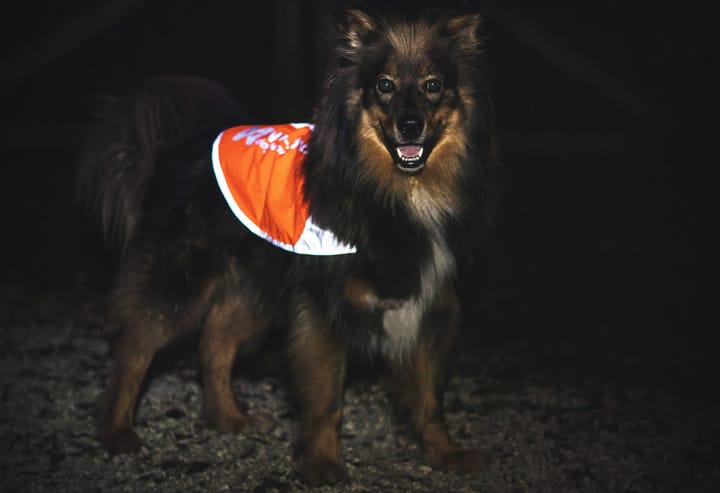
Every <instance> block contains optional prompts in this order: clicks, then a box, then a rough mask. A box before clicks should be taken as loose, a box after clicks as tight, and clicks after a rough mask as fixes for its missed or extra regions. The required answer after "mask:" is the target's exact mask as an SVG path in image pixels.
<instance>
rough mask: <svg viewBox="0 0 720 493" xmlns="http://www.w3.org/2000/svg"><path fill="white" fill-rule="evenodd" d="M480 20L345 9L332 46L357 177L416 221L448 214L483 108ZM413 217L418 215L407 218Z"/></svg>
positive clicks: (456, 196) (471, 156)
mask: <svg viewBox="0 0 720 493" xmlns="http://www.w3.org/2000/svg"><path fill="white" fill-rule="evenodd" d="M479 29H480V19H479V17H478V16H476V15H468V16H455V17H445V18H441V19H439V20H436V21H429V20H424V19H423V20H419V21H416V22H408V21H400V22H392V21H387V20H385V19H382V18H376V17H372V16H370V15H368V14H366V13H364V12H359V11H350V12H348V14H347V18H346V22H345V24H344V28H343V37H342V40H341V43H340V46H339V48H338V52H337V53H338V55H339V56H338V58H339V60H340V61H339V73H342V74H344V79H343V78H341V81H342V82H343V83H344V84H345V88H344V91H345V95H346V103H345V104H346V111H347V113H348V114H349V115H351V117H352V118H354V119H355V123H354V126H355V132H356V135H355V141H356V142H357V150H358V153H359V155H360V158H361V167H360V168H361V169H360V173H359V176H360V177H361V178H362V179H364V180H365V181H366V182H367V181H371V182H372V184H373V186H375V187H376V188H377V191H378V192H379V193H380V194H381V195H382V197H383V198H385V199H388V198H389V199H391V200H393V199H398V200H401V201H403V202H405V203H409V204H410V206H411V209H414V210H415V212H417V213H419V214H420V215H427V216H428V217H427V218H426V219H428V220H430V219H431V217H432V216H435V215H437V214H438V213H439V214H440V215H447V214H448V213H449V214H453V212H455V211H457V209H458V208H459V201H460V197H459V195H461V193H460V192H459V190H458V181H459V180H460V179H461V176H462V174H463V173H464V170H463V168H464V167H467V166H468V161H472V160H473V159H475V158H476V154H477V153H476V149H475V148H474V146H475V145H476V143H475V142H473V140H474V137H473V134H475V133H477V132H478V126H479V125H478V123H477V118H476V114H477V113H480V112H482V111H483V110H484V108H479V107H478V106H482V105H484V104H485V102H484V100H483V101H480V99H481V97H480V96H481V95H482V94H481V93H483V94H484V90H485V89H486V88H485V87H484V85H485V78H484V73H483V70H482V61H481V54H482V42H481V38H480V35H479ZM416 215H417V214H416Z"/></svg>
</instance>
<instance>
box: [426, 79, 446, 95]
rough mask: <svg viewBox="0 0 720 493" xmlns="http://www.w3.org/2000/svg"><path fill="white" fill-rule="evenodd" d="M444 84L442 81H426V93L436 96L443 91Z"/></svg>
mask: <svg viewBox="0 0 720 493" xmlns="http://www.w3.org/2000/svg"><path fill="white" fill-rule="evenodd" d="M442 88H443V84H442V82H441V81H440V79H428V80H426V81H425V91H427V92H429V93H431V94H435V93H438V92H440V91H442Z"/></svg>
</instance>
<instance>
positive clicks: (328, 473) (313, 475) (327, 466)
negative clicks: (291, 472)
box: [300, 459, 349, 486]
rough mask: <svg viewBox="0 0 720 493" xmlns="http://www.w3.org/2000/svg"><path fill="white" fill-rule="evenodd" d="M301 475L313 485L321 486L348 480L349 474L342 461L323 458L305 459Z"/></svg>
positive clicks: (301, 467)
mask: <svg viewBox="0 0 720 493" xmlns="http://www.w3.org/2000/svg"><path fill="white" fill-rule="evenodd" d="M300 477H301V478H302V480H303V481H304V482H305V483H307V484H309V485H311V486H320V485H324V484H335V483H341V482H344V481H347V480H348V478H349V475H348V472H347V469H346V468H345V466H344V465H342V464H341V463H340V462H336V461H332V460H327V459H323V460H313V461H310V460H309V461H304V462H303V463H302V464H301V466H300Z"/></svg>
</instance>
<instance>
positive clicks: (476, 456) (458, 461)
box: [432, 449, 490, 474]
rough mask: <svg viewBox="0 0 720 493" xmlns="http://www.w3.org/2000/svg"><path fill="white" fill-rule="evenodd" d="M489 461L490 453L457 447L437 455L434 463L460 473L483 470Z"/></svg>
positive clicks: (437, 466) (473, 472)
mask: <svg viewBox="0 0 720 493" xmlns="http://www.w3.org/2000/svg"><path fill="white" fill-rule="evenodd" d="M489 462H490V459H489V457H488V455H487V454H486V453H484V452H482V451H480V450H478V449H456V450H452V451H448V452H445V453H443V454H440V455H439V456H437V457H435V459H434V460H433V461H432V465H433V466H434V467H436V468H438V469H442V470H444V471H449V472H455V473H458V474H476V473H480V472H482V471H483V470H484V469H485V468H486V467H487V466H488V464H489Z"/></svg>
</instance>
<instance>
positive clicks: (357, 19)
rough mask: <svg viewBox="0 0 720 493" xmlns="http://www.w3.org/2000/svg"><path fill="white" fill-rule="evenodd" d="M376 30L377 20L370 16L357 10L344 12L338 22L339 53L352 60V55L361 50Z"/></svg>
mask: <svg viewBox="0 0 720 493" xmlns="http://www.w3.org/2000/svg"><path fill="white" fill-rule="evenodd" d="M377 28H378V25H377V20H376V19H375V18H374V17H373V16H371V15H370V14H368V13H366V12H363V11H361V10H357V9H349V10H346V11H345V14H344V15H343V16H342V18H341V20H340V33H341V37H342V43H341V45H340V49H341V52H342V53H343V54H344V55H345V56H347V57H349V58H354V57H353V55H354V54H356V53H359V52H360V50H362V48H363V46H365V45H366V44H367V42H368V40H369V39H370V37H371V36H372V34H373V33H374V32H376V31H377Z"/></svg>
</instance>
